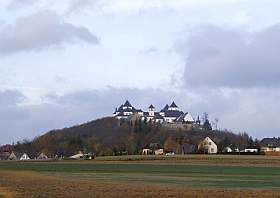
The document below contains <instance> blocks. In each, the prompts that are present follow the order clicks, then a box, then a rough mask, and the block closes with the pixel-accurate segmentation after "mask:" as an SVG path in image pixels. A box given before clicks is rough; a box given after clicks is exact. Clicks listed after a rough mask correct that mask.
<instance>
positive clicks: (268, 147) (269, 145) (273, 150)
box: [260, 137, 280, 156]
mask: <svg viewBox="0 0 280 198" xmlns="http://www.w3.org/2000/svg"><path fill="white" fill-rule="evenodd" d="M260 145H261V152H262V153H264V154H265V155H276V156H279V155H280V138H275V137H274V138H264V139H262V140H261V141H260Z"/></svg>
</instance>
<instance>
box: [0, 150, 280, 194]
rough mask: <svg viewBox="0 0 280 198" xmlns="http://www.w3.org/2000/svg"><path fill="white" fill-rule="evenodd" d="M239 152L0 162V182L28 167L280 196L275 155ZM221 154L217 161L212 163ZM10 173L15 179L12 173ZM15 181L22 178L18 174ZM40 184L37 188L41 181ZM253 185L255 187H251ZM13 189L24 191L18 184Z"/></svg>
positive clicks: (42, 172)
mask: <svg viewBox="0 0 280 198" xmlns="http://www.w3.org/2000/svg"><path fill="white" fill-rule="evenodd" d="M243 158H246V156H245V157H244V156H242V157H241V156H240V157H236V156H226V157H223V156H222V157H221V156H211V157H209V156H190V157H187V158H186V157H181V158H180V157H161V158H157V159H155V158H151V157H147V158H146V160H145V159H143V157H142V156H139V157H137V156H134V157H133V158H131V159H130V158H129V157H122V158H119V157H118V158H98V159H96V160H93V161H80V162H79V161H78V162H77V161H60V162H0V174H3V175H6V176H4V177H3V178H0V184H1V187H5V188H14V186H10V185H12V184H13V182H12V178H11V181H10V185H8V184H9V181H8V180H9V179H8V174H11V173H21V174H23V173H26V174H25V175H28V174H29V173H32V174H31V175H33V174H37V175H36V178H37V179H38V180H40V179H43V178H44V177H45V178H47V179H49V180H50V181H52V179H53V180H54V181H56V179H58V178H59V179H62V180H64V181H65V182H66V181H68V182H69V181H73V182H74V181H75V182H85V183H86V184H87V185H91V183H92V182H94V184H95V185H97V184H104V185H109V186H110V185H115V184H117V185H121V186H122V187H120V188H124V186H127V185H132V186H131V187H130V189H129V190H131V189H133V188H135V190H136V189H137V186H139V185H147V186H153V185H154V186H155V188H154V189H157V188H164V187H167V186H168V188H171V189H172V188H174V189H177V188H178V189H192V190H194V192H196V190H201V189H204V190H214V191H215V190H219V189H224V190H230V191H232V192H233V194H231V195H232V196H233V195H234V193H238V192H242V191H244V192H255V193H256V196H257V195H261V193H263V192H264V193H272V194H271V195H273V196H272V197H275V196H276V197H278V196H280V166H278V164H277V163H276V162H279V161H280V158H275V157H271V158H267V157H258V156H256V157H247V158H248V159H251V162H252V163H249V162H250V160H249V161H248V160H247V161H246V163H243V162H242V159H243ZM132 159H133V160H132ZM258 159H259V163H257V164H254V161H255V160H258ZM221 160H222V161H223V163H221V164H217V162H218V161H221ZM238 160H239V163H235V164H234V165H230V164H229V163H228V162H231V161H235V162H237V161H238ZM267 160H272V161H274V162H275V164H274V166H273V164H270V166H267V164H269V163H267ZM207 161H208V163H207ZM248 164H249V165H248ZM12 175H14V177H15V181H16V179H17V178H16V175H17V174H12ZM27 177H28V176H27ZM30 179H31V178H30ZM27 180H28V178H27ZM20 181H21V182H24V178H21V180H20ZM5 184H6V185H5ZM17 185H23V184H21V183H20V184H17ZM36 185H37V184H36ZM92 185H93V184H92ZM40 187H42V188H43V186H40ZM0 189H1V188H0ZM147 189H148V187H147ZM260 190H261V191H260ZM258 191H260V192H259V193H257V192H258ZM16 192H17V193H21V192H24V187H22V188H20V189H18V190H16ZM132 192H134V191H132ZM136 192H137V191H136ZM267 195H268V196H269V194H267ZM111 196H113V194H112V195H111ZM130 196H133V194H130ZM130 196H128V197H130ZM232 196H231V197H232ZM0 197H1V193H0ZM35 197H36V196H35ZM39 197H40V196H39ZM233 197H234V196H233Z"/></svg>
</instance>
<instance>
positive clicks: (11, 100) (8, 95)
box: [0, 90, 25, 108]
mask: <svg viewBox="0 0 280 198" xmlns="http://www.w3.org/2000/svg"><path fill="white" fill-rule="evenodd" d="M24 99H25V96H24V95H23V94H22V93H21V92H19V91H16V90H5V91H0V108H1V107H7V106H15V105H16V104H17V103H19V102H22V101H23V100H24Z"/></svg>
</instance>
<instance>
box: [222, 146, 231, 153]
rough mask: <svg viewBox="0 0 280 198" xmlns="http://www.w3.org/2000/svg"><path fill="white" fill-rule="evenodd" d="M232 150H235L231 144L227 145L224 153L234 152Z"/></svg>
mask: <svg viewBox="0 0 280 198" xmlns="http://www.w3.org/2000/svg"><path fill="white" fill-rule="evenodd" d="M232 152H233V150H232V149H231V148H230V147H229V146H227V147H225V148H224V149H223V153H232Z"/></svg>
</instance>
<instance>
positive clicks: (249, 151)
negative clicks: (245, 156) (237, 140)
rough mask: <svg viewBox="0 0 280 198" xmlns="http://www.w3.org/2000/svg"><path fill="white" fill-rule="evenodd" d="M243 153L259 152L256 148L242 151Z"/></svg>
mask: <svg viewBox="0 0 280 198" xmlns="http://www.w3.org/2000/svg"><path fill="white" fill-rule="evenodd" d="M240 152H241V153H257V152H258V149H256V148H246V149H244V150H242V151H240Z"/></svg>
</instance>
